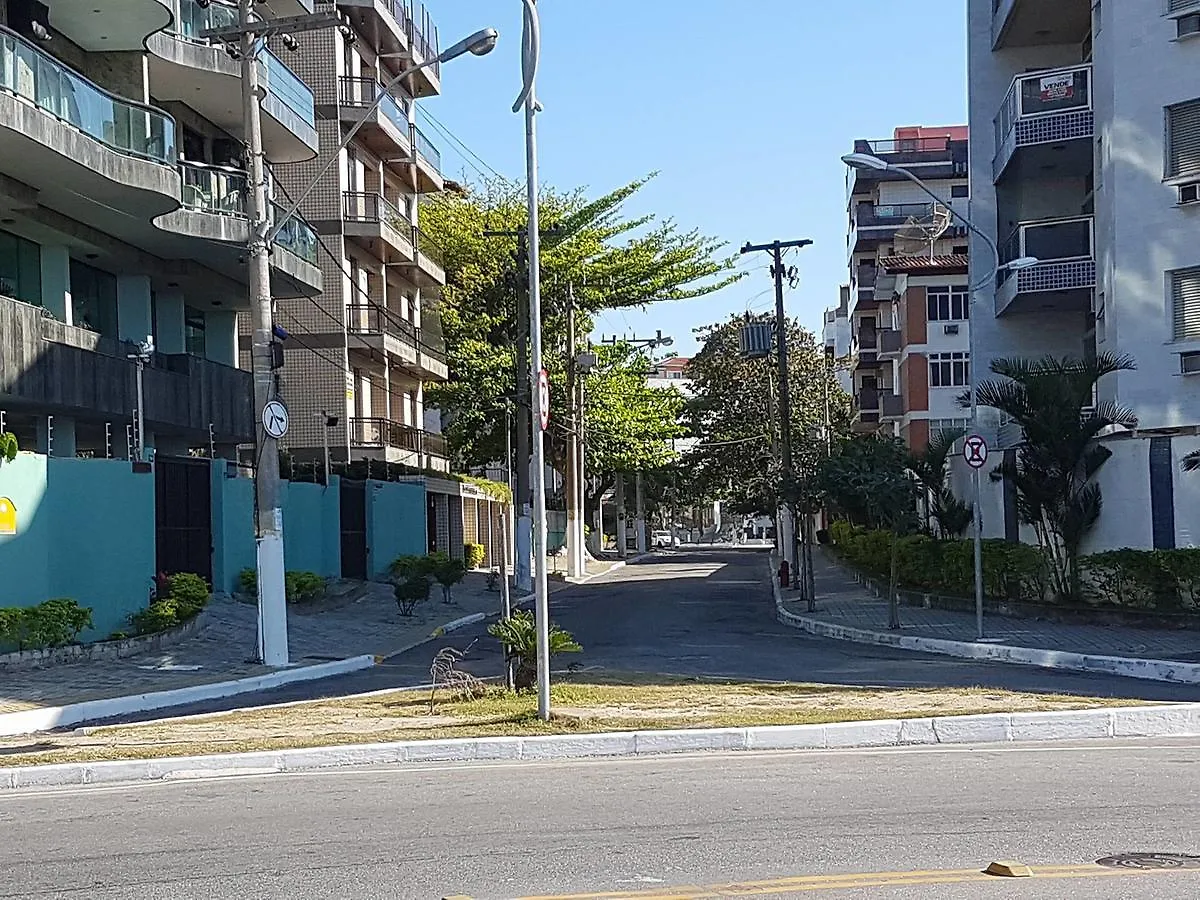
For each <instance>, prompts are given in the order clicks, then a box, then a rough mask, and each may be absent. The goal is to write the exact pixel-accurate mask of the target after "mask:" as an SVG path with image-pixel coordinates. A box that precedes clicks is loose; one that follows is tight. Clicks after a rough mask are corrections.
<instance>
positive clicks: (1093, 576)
mask: <svg viewBox="0 0 1200 900" xmlns="http://www.w3.org/2000/svg"><path fill="white" fill-rule="evenodd" d="M1079 568H1080V575H1081V579H1082V581H1083V593H1084V598H1085V599H1087V600H1088V601H1090V602H1092V603H1097V604H1101V605H1105V606H1117V607H1125V608H1131V609H1154V610H1163V611H1166V612H1179V611H1181V610H1186V609H1196V607H1197V599H1196V598H1197V592H1198V591H1200V550H1194V549H1184V550H1130V549H1124V550H1110V551H1108V552H1107V553H1095V554H1092V555H1091V556H1085V557H1083V558H1081V559H1080V561H1079Z"/></svg>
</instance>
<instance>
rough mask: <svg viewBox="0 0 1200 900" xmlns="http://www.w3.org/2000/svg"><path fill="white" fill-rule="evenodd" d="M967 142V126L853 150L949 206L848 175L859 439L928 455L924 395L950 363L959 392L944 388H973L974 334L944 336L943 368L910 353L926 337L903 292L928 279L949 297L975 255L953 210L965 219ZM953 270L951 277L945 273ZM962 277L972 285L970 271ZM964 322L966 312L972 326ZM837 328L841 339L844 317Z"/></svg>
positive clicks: (894, 182) (873, 174) (894, 184)
mask: <svg viewBox="0 0 1200 900" xmlns="http://www.w3.org/2000/svg"><path fill="white" fill-rule="evenodd" d="M967 133H968V130H967V126H965V125H963V126H952V127H939V128H931V127H926V126H907V127H901V128H897V129H895V131H894V134H893V136H892V138H890V139H887V140H859V141H855V143H854V152H855V153H868V154H871V155H872V156H877V157H879V158H881V159H884V160H887V161H888V162H890V163H893V164H895V165H902V166H904V167H905V168H906V169H909V170H910V171H912V172H913V173H914V174H915V175H917V176H919V177H920V178H921V179H922V180H924V181H925V182H926V183H927V184H928V185H929V186H930V187H931V188H932V189H933V191H934V193H936V194H937V195H938V196H939V197H941V198H944V201H945V203H944V204H939V203H934V202H933V201H932V199H931V198H930V197H929V196H928V195H927V194H926V193H924V192H923V191H922V190H921V189H920V188H919V187H918V186H917V185H915V184H913V183H912V182H911V181H909V180H908V179H906V178H905V177H904V176H903V175H901V174H899V173H897V172H892V171H878V170H860V169H854V168H849V169H848V172H847V185H846V195H847V215H848V219H849V229H848V233H847V237H846V249H847V256H848V262H849V266H850V284H849V287H848V290H847V294H848V296H847V298H846V301H847V302H846V307H847V318H848V320H849V326H850V346H849V387H850V390H851V393H852V394H853V396H854V397H855V400H856V412H855V417H854V422H853V427H854V428H855V430H856V431H858V432H860V433H882V434H889V435H893V436H898V437H904V438H905V439H906V440H908V441H910V443H911V444H912V446H914V447H919V446H923V445H924V443H925V441H927V439H928V433H929V432H928V427H929V420H930V415H931V411H930V408H929V402H930V400H931V397H928V396H926V394H927V393H928V392H927V391H926V390H924V389H922V388H921V387H920V385H921V384H926V385H931V384H939V385H940V378H939V376H940V374H941V362H942V360H941V354H942V353H946V354H950V357H949V358H950V359H953V360H954V361H955V362H957V363H958V365H957V366H955V365H951V367H950V368H951V384H948V385H946V386H945V387H947V388H950V387H953V386H958V387H959V388H960V389H961V386H962V385H963V384H966V382H965V381H962V380H961V379H962V378H965V377H966V373H967V372H968V371H969V370H968V368H967V363H968V360H967V359H966V351H967V334H966V329H965V328H959V329H957V330H952V329H949V328H947V329H946V330H945V331H944V332H942V333H940V334H939V335H938V338H939V340H938V342H937V350H936V353H937V354H938V356H937V358H933V357H927V354H926V352H925V348H926V344H925V342H924V341H922V343H921V344H919V345H915V346H913V347H909V346H908V342H909V339H910V337H911V338H914V339H915V338H917V337H921V338H924V337H925V333H926V332H925V331H924V330H922V329H921V328H918V327H916V325H915V324H914V325H913V327H912V329H911V330H910V329H908V328H906V327H905V325H904V320H903V316H904V314H905V311H906V310H907V308H908V306H909V305H912V304H913V303H915V300H906V299H905V297H904V296H903V295H898V294H897V293H896V290H897V285H898V284H899V285H900V286H902V287H905V289H907V288H906V284H907V281H908V279H909V277H910V276H916V280H917V284H914V289H915V288H916V287H917V286H918V285H920V286H921V287H922V290H923V289H924V287H925V285H923V284H921V281H922V279H924V278H932V279H933V282H932V283H930V284H929V285H928V286H929V287H935V286H936V287H938V289H939V290H940V289H941V287H942V285H940V284H939V283H938V282H939V281H940V280H941V279H943V278H944V277H946V275H947V273H948V272H950V271H951V270H953V269H954V268H955V267H958V268H961V267H962V266H961V261H963V260H965V258H966V255H967V253H968V244H967V240H966V229H965V228H963V227H962V226H961V225H959V224H957V220H955V219H954V218H953V217H952V216H951V214H950V211H949V207H950V206H954V207H955V208H957V209H959V211H961V212H965V211H966V204H967V202H968V197H969V184H968V177H967V161H968V152H969V151H968V146H969V142H968V139H967ZM910 259H911V260H914V261H919V263H915V264H914V267H913V268H911V269H910V268H909V267H908V265H907V261H908V260H910ZM947 264H948V265H949V268H947V269H939V268H938V267H939V266H946V265H947ZM935 272H938V273H940V274H935ZM959 277H961V278H962V279H965V271H964V272H962V273H961V276H959ZM914 297H915V291H914ZM914 316H915V313H914ZM965 316H966V312H965V310H963V319H964V320H965ZM914 323H915V319H914ZM947 324H949V320H948V321H947ZM833 325H834V328H835V329H836V327H837V316H836V315H835V317H834V323H833ZM835 345H836V337H835ZM920 365H927V366H928V370H927V371H925V372H922V373H920V374H919V375H918V374H914V373H915V370H916V368H917V367H918V366H920ZM910 381H911V382H912V384H911V385H910V384H909V383H908V382H910ZM938 393H939V394H940V393H942V392H941V391H939V392H938ZM938 399H939V401H940V399H941V398H940V396H939V398H938ZM913 403H916V404H918V405H917V406H912V405H911V404H913ZM938 405H939V407H940V405H941V404H940V403H939V404H938ZM933 412H934V413H936V414H937V417H938V418H939V419H940V418H949V416H942V415H941V413H942V412H943V411H942V410H941V409H940V408H938V409H935V410H934V411H933ZM914 423H915V424H914Z"/></svg>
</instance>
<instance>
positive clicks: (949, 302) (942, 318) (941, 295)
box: [925, 284, 971, 322]
mask: <svg viewBox="0 0 1200 900" xmlns="http://www.w3.org/2000/svg"><path fill="white" fill-rule="evenodd" d="M925 298H926V302H927V304H928V307H929V309H928V318H929V321H930V322H962V321H964V320H966V319H969V318H970V317H971V296H970V291H969V289H968V288H967V286H966V285H965V284H956V285H954V286H953V287H931V288H927V289H926V293H925Z"/></svg>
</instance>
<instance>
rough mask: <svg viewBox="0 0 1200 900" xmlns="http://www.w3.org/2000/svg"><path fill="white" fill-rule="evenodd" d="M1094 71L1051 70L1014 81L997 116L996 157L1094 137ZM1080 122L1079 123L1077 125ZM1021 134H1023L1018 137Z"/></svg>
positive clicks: (1089, 67)
mask: <svg viewBox="0 0 1200 900" xmlns="http://www.w3.org/2000/svg"><path fill="white" fill-rule="evenodd" d="M1091 108H1092V67H1091V66H1075V67H1073V68H1066V69H1048V70H1045V71H1041V72H1034V73H1033V74H1030V75H1021V76H1018V77H1017V78H1015V79H1013V83H1012V87H1010V88H1009V90H1008V94H1007V95H1006V96H1005V98H1004V104H1003V105H1002V106H1001V107H1000V112H999V113H997V115H996V122H995V126H996V153H997V155H1003V154H1005V153H1006V152H1007V154H1008V155H1011V151H1012V150H1015V148H1016V147H1019V146H1023V145H1026V144H1035V143H1044V142H1047V141H1052V140H1059V141H1061V140H1064V139H1067V140H1069V139H1072V138H1084V137H1091V136H1092V130H1093V127H1094V126H1093V124H1092V121H1091V118H1090V117H1089V116H1085V117H1083V118H1082V119H1081V118H1080V117H1079V116H1075V117H1073V118H1072V119H1069V120H1068V121H1063V117H1066V116H1069V115H1070V114H1072V113H1086V112H1088V111H1089V110H1091ZM1075 119H1079V121H1075ZM1018 130H1020V131H1021V132H1022V133H1020V134H1016V133H1015V132H1016V131H1018Z"/></svg>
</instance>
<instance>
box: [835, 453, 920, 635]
mask: <svg viewBox="0 0 1200 900" xmlns="http://www.w3.org/2000/svg"><path fill="white" fill-rule="evenodd" d="M914 465H915V462H914V460H913V458H912V456H911V455H910V454H909V452H908V448H907V447H905V445H904V442H903V441H901V440H899V439H898V438H893V437H885V436H880V435H871V436H867V437H860V438H853V439H850V440H846V441H843V442H842V443H841V444H839V445H838V447H837V450H836V452H834V453H833V454H832V455H830V456H829V458H827V459H825V460H823V461H822V463H821V465H820V474H819V483H820V485H821V490H822V493H823V494H824V496H825V498H826V502H827V503H828V504H829V506H830V507H831V508H832V509H833V510H834V511H835V512H837V513H840V514H841V515H844V516H845V517H846V518H848V519H849V520H850V521H851V522H855V523H856V524H861V525H866V526H867V527H868V528H875V529H882V530H886V531H890V532H891V533H892V534H891V571H890V578H889V581H888V627H889V628H899V627H900V603H899V598H898V595H897V593H896V590H897V581H898V577H897V576H898V574H899V573H898V563H899V558H900V557H899V549H900V541H899V538H900V537H901V536H903V535H906V534H911V533H912V532H913V531H914V530H916V526H917V515H916V513H917V485H918V482H917V481H916V479H915V478H914V477H913V468H914Z"/></svg>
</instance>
